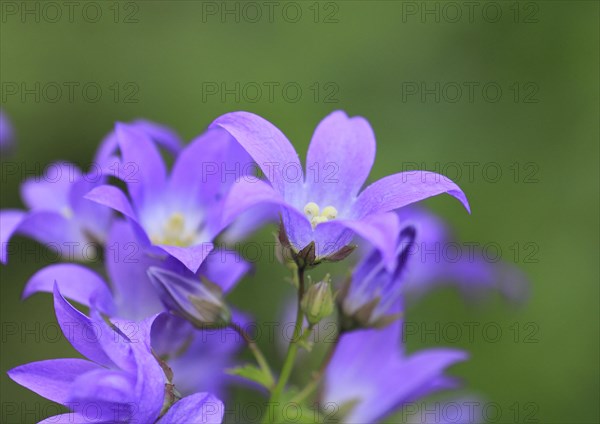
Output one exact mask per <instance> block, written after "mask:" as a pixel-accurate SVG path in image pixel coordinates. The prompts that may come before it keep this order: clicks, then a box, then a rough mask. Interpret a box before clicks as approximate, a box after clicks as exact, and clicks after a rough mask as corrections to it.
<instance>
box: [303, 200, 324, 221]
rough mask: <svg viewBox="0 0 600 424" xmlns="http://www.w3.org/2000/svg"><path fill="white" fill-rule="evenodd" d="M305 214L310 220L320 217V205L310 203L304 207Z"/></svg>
mask: <svg viewBox="0 0 600 424" xmlns="http://www.w3.org/2000/svg"><path fill="white" fill-rule="evenodd" d="M304 214H305V215H306V216H308V217H309V218H314V217H315V216H319V215H320V213H319V205H317V204H316V203H315V202H309V203H307V204H306V206H304Z"/></svg>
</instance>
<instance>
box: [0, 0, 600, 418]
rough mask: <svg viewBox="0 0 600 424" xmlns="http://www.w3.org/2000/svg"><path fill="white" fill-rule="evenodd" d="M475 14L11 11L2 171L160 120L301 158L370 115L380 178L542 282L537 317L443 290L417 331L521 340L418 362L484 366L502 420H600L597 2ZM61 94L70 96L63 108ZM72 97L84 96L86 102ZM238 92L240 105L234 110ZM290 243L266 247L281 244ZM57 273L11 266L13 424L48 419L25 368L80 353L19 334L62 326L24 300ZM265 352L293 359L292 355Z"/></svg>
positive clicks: (10, 201) (8, 394) (265, 283)
mask: <svg viewBox="0 0 600 424" xmlns="http://www.w3.org/2000/svg"><path fill="white" fill-rule="evenodd" d="M468 3H469V2H452V3H451V4H447V3H442V2H433V1H431V2H401V1H398V2H394V1H338V2H319V3H316V2H313V1H307V2H296V3H292V4H291V5H290V3H286V2H275V6H274V9H273V14H272V15H271V16H270V15H269V7H271V6H268V5H267V4H266V3H264V2H256V3H252V4H251V5H250V6H248V5H247V4H246V3H243V2H226V3H223V2H200V1H173V2H167V1H144V2H119V3H116V2H80V3H78V4H79V6H76V8H75V9H74V11H73V14H72V15H71V16H69V10H68V7H67V6H65V5H64V4H63V3H61V2H57V3H56V4H57V5H58V9H56V6H54V7H55V9H52V7H51V6H50V7H48V6H47V4H46V3H44V2H26V3H22V2H9V1H3V2H2V3H1V5H2V20H1V27H0V35H1V37H0V49H1V52H0V59H1V63H0V72H1V78H0V79H1V83H2V103H1V107H2V108H3V109H4V110H5V112H7V114H8V115H9V117H10V119H11V120H12V122H13V124H14V126H15V128H16V135H17V146H16V149H15V152H14V154H13V155H12V156H10V157H3V159H2V161H3V166H4V165H5V164H6V163H7V162H9V161H11V162H16V163H17V164H20V165H21V166H24V167H27V166H29V169H31V168H32V167H33V166H34V164H36V163H39V164H40V165H41V167H42V168H43V166H44V165H45V164H47V163H50V162H52V161H55V160H58V159H66V160H69V161H72V162H75V163H78V164H80V165H81V166H86V165H87V164H89V163H90V162H91V160H92V155H93V153H94V151H95V148H96V146H97V144H98V142H99V141H100V140H101V138H102V137H103V136H104V135H105V134H106V133H108V132H109V131H110V129H111V127H112V125H113V124H114V122H115V121H129V120H132V119H134V118H138V117H144V118H148V119H152V120H155V121H157V122H161V123H165V124H167V125H169V126H171V127H173V128H174V129H176V130H177V131H178V132H179V133H180V134H181V135H182V136H183V137H184V138H185V139H186V140H189V139H190V138H191V137H193V136H195V135H196V134H198V133H200V132H201V131H202V130H203V129H204V128H205V127H206V126H207V125H208V124H209V123H210V122H211V121H212V120H213V119H214V118H216V117H217V116H219V115H220V114H222V113H225V112H229V111H234V110H249V111H252V112H255V113H258V114H260V115H263V116H264V117H266V118H267V119H269V120H270V121H271V122H273V123H275V124H276V125H278V126H279V127H280V128H281V129H282V130H283V131H284V132H285V133H286V134H287V135H288V137H289V138H290V140H292V142H293V143H294V145H295V146H296V148H297V149H298V151H299V153H300V155H301V157H303V156H304V153H305V152H306V149H307V146H308V142H309V140H310V136H311V134H312V131H313V129H314V127H315V125H316V124H317V123H318V122H319V120H320V119H322V118H323V117H324V116H325V115H326V114H327V113H329V112H330V111H332V110H334V109H344V110H346V111H347V112H348V113H350V114H353V115H362V116H365V117H366V118H367V119H368V120H369V121H370V122H371V124H372V126H373V128H374V130H375V133H376V135H377V140H378V146H377V148H378V152H377V158H376V163H375V167H374V169H373V172H372V174H371V177H370V178H371V179H372V180H375V179H378V178H380V177H382V176H385V175H387V174H390V173H393V172H397V171H399V170H402V168H405V169H406V168H407V167H413V168H414V163H416V164H418V166H419V167H422V168H427V169H430V170H437V171H442V172H446V173H447V174H448V175H449V176H451V177H454V178H455V180H457V182H458V183H459V184H460V185H461V187H462V188H463V189H464V190H465V192H466V193H467V195H468V196H469V199H470V202H471V205H472V209H473V213H472V215H471V216H468V215H467V214H465V213H464V211H463V210H461V208H460V206H459V204H458V203H457V202H456V201H453V200H451V199H449V198H447V197H443V198H436V199H433V200H431V201H428V202H427V204H428V205H429V206H431V208H433V209H434V210H435V211H437V212H439V213H440V214H442V216H444V217H446V218H447V219H448V220H449V221H450V222H451V223H452V225H453V226H454V227H455V228H456V230H457V233H458V234H459V235H460V238H461V239H462V240H465V241H472V242H479V243H481V244H485V243H496V244H497V245H498V246H501V248H502V258H503V259H504V260H505V261H507V262H510V263H516V265H517V266H519V267H520V268H521V269H522V270H523V271H524V272H525V273H526V274H527V276H528V278H529V279H530V280H531V285H532V296H531V299H530V301H529V303H527V304H526V305H524V306H523V307H521V308H515V307H512V306H510V305H507V304H506V303H505V302H503V301H502V300H500V299H498V298H494V299H492V300H491V301H488V302H486V303H485V304H482V305H479V306H475V307H474V306H469V305H467V304H465V302H463V301H462V299H461V298H460V297H459V296H457V295H456V294H455V293H454V291H453V290H441V291H438V292H435V293H433V294H432V295H430V296H428V297H426V298H425V299H424V300H422V301H421V302H419V303H418V304H417V305H415V306H414V307H412V308H411V309H410V310H409V311H408V317H407V319H408V320H409V321H413V322H416V323H424V324H425V325H429V328H432V327H434V326H435V325H436V323H438V325H441V326H442V327H443V326H444V325H447V324H448V323H459V324H460V325H462V324H463V323H465V322H478V323H480V324H481V325H485V324H486V323H495V324H497V325H498V326H499V327H500V328H501V329H502V331H503V335H502V337H501V338H500V340H499V341H498V342H490V341H489V340H485V338H484V337H483V336H482V333H481V332H480V331H479V332H478V331H476V332H475V337H474V340H469V338H468V337H466V336H464V335H463V337H460V339H459V341H458V342H457V343H451V342H450V341H449V340H447V339H446V340H441V341H440V342H439V343H437V342H436V341H435V340H434V338H433V337H425V341H424V342H422V341H421V339H420V337H416V336H415V337H413V338H409V339H408V345H409V349H410V350H411V351H414V350H417V349H419V348H422V347H424V346H432V345H436V344H437V345H446V346H460V347H464V348H465V349H467V350H468V351H469V352H471V355H472V359H471V360H470V361H469V362H468V363H465V364H462V365H459V366H458V367H456V369H455V370H454V374H456V375H459V376H461V377H463V378H464V379H465V382H466V386H467V388H468V389H469V391H470V392H473V393H477V394H480V395H481V396H483V397H484V398H486V399H488V400H489V401H493V402H497V404H498V405H499V406H500V407H501V409H502V412H503V415H502V417H501V418H499V419H497V420H496V421H495V422H543V423H597V422H600V416H599V410H598V398H599V369H598V368H599V360H598V359H599V358H598V355H599V352H598V348H599V339H598V335H599V308H598V306H599V305H598V303H599V293H598V282H599V278H598V277H599V275H598V257H599V252H598V246H599V243H598V242H599V241H598V236H599V228H598V224H599V220H598V212H599V211H598V207H599V201H598V193H599V187H598V184H599V175H598V169H599V167H598V158H599V151H598V145H599V143H598V141H599V132H598V117H599V110H598V109H599V78H598V77H599V69H598V64H599V53H598V52H599V4H598V2H595V1H536V2H514V1H500V2H491V3H490V2H474V3H475V5H471V6H469V5H468ZM24 7H28V8H30V10H33V11H34V12H32V13H30V14H27V13H25V11H24V9H23V8H24ZM470 8H473V9H470ZM36 10H37V12H36ZM57 10H59V11H60V13H61V16H58V15H57ZM224 10H232V11H233V12H231V13H230V14H225V15H222V13H223V11H224ZM436 10H437V12H436ZM470 10H471V12H472V14H469V11H470ZM298 11H300V12H301V16H298ZM426 11H429V12H427V13H424V12H426ZM257 12H260V13H261V16H260V17H258V16H257V14H256V13H257ZM457 12H460V15H457ZM98 13H100V15H98ZM498 13H500V14H499V15H498ZM57 16H58V17H57ZM254 21H257V22H254ZM295 21H297V22H295ZM23 83H24V84H25V87H26V88H27V87H29V88H31V87H35V84H39V87H40V88H39V90H38V93H39V95H40V98H39V99H36V98H35V96H34V95H24V94H23V92H22V88H23V86H22V85H21V84H23ZM53 83H57V84H59V85H60V86H62V87H63V92H62V96H61V97H60V98H59V99H57V101H55V102H54V100H55V98H56V92H55V91H52V90H53V88H52V87H53V85H52V84H53ZM64 83H78V84H79V85H78V86H77V87H76V88H75V90H74V97H73V98H72V99H69V96H68V92H67V90H66V88H64V87H65V86H64ZM236 83H237V84H239V90H236ZM49 84H50V85H49ZM85 84H92V85H93V86H95V87H97V86H99V87H101V89H102V94H101V95H100V96H99V98H98V99H97V101H93V100H96V99H95V97H96V94H94V92H93V91H91V90H92V89H90V91H89V92H88V93H85V92H82V88H83V86H84V85H85ZM222 84H225V88H228V89H233V91H234V92H235V93H237V94H231V93H230V94H225V95H224V96H225V98H223V97H222V94H223V93H222V88H223V86H222ZM268 84H270V85H271V86H273V87H275V88H274V91H273V93H272V94H273V96H272V97H271V98H270V96H269V92H268V90H267V85H268ZM436 84H439V86H436ZM257 86H259V87H261V88H262V96H261V97H260V98H257V92H256V87H257ZM457 86H458V87H461V88H462V97H460V98H457V92H456V87H457ZM15 87H17V92H16V94H13V93H14V88H15ZM215 87H217V88H218V90H219V92H218V93H216V94H213V91H210V90H211V89H213V90H214V88H215ZM298 87H299V88H300V89H301V93H299V92H297V91H296V89H297V88H298ZM436 87H439V88H436ZM468 87H473V92H471V93H470V92H469V89H468ZM484 87H485V89H484ZM498 88H500V90H501V92H498V91H497V89H498ZM415 90H416V91H415ZM423 90H430V91H425V92H424V91H423ZM427 93H429V94H427ZM236 96H238V97H237V98H236ZM436 96H439V98H436ZM471 162H473V163H475V164H474V165H468V163H471ZM490 163H491V165H487V166H486V164H490ZM453 164H458V168H457V166H456V165H453ZM469 166H474V168H473V169H474V172H473V174H469V172H468V169H469V168H468V167H469ZM436 167H437V168H436ZM457 169H458V170H459V171H460V172H462V174H459V175H458V177H457V173H456V172H457ZM497 169H500V171H501V172H502V176H501V177H496V174H495V170H497ZM5 170H6V169H4V170H3V174H2V190H1V197H0V199H1V206H2V208H7V207H11V208H19V207H22V204H21V202H20V200H19V183H20V180H21V177H20V176H19V175H6V172H4V171H5ZM517 171H518V172H517ZM271 231H272V229H266V230H264V231H262V232H261V233H259V234H258V235H256V236H255V237H254V239H255V240H259V241H260V240H267V239H269V238H270V237H271V236H270V232H271ZM19 240H20V243H21V245H22V246H29V247H32V246H34V245H35V244H34V243H28V242H26V241H25V240H24V239H19ZM527 243H533V244H527ZM526 244H527V245H526ZM515 246H518V249H519V250H516V247H515ZM532 246H533V247H532ZM531 249H533V250H531ZM45 263H48V261H45V260H40V261H32V260H25V259H23V258H22V257H19V256H18V255H17V256H16V257H13V258H10V261H9V265H8V266H0V273H1V280H2V284H1V285H0V289H1V296H0V298H1V305H2V309H1V322H2V327H3V329H2V354H1V359H0V362H1V364H0V371H1V374H0V381H1V398H2V405H3V406H2V407H3V414H5V412H6V411H5V406H6V405H8V404H12V405H17V406H18V407H19V408H21V409H23V408H28V407H29V408H30V409H35V407H34V406H32V405H34V404H35V402H40V400H41V398H39V397H38V396H37V395H35V394H33V393H31V392H29V391H27V390H26V389H24V388H22V387H20V386H18V385H16V384H15V383H13V382H12V381H10V380H9V379H8V378H7V377H6V374H5V372H6V370H7V369H9V368H12V367H14V366H16V365H18V364H22V363H25V362H29V361H35V360H41V359H46V358H50V357H61V356H64V355H73V350H72V349H71V347H70V346H68V345H67V343H66V342H64V340H61V342H60V343H51V342H49V341H48V340H46V339H44V337H41V338H40V339H39V340H36V336H33V335H27V334H25V335H24V336H23V337H21V334H20V333H19V334H17V335H11V334H9V333H8V332H7V331H6V329H7V327H6V326H7V325H8V324H9V323H18V324H19V326H22V327H20V328H35V325H36V323H41V324H37V325H41V326H42V328H43V326H44V323H47V322H54V316H53V311H52V306H51V301H50V298H49V297H48V296H43V295H39V296H36V297H34V298H32V299H30V300H28V301H26V302H25V303H21V302H20V301H19V297H20V292H21V290H22V287H23V284H24V283H25V281H26V280H27V278H28V277H29V276H30V275H32V274H33V273H34V272H35V271H36V270H37V269H39V268H41V267H42V266H43V265H44V264H45ZM285 275H286V273H285V271H284V270H282V269H281V267H277V266H276V265H273V264H269V263H258V264H257V270H256V273H255V274H254V275H253V276H252V277H249V278H247V279H246V280H244V281H243V283H242V284H241V285H240V286H239V287H238V288H237V289H236V290H235V292H234V293H233V297H232V300H233V301H234V303H236V304H237V305H238V306H240V307H242V308H243V309H245V310H248V311H251V312H252V313H254V314H255V315H256V317H257V319H261V320H265V319H275V318H276V317H277V316H278V314H279V311H280V309H281V305H279V304H278V302H279V299H282V298H284V297H285V296H286V295H289V294H291V290H292V289H291V287H290V286H289V285H288V284H286V283H284V282H283V277H284V276H285ZM27 326H29V327H27ZM463 328H465V327H463ZM480 328H481V327H480ZM515 329H519V333H518V334H517V335H516V336H515V331H516V330H515ZM532 331H533V332H534V333H535V334H531V333H532ZM37 333H38V334H39V333H40V331H38V332H37ZM42 334H43V333H42ZM528 335H530V336H531V335H532V336H533V337H527V336H528ZM528 341H529V342H530V343H528ZM265 349H266V350H267V351H268V352H269V354H270V355H271V357H274V355H275V352H276V350H275V348H274V347H273V346H265ZM242 393H243V391H241V392H240V395H242ZM530 404H533V405H535V407H534V413H533V414H531V406H525V405H530ZM38 405H40V404H39V403H38ZM41 405H42V406H38V407H39V408H44V405H46V403H44V402H42V403H41ZM511 408H512V409H511ZM526 408H529V409H527V410H526ZM515 409H516V410H517V411H519V412H520V414H519V415H518V416H515ZM48 412H49V413H53V412H54V411H53V410H52V409H48ZM41 413H42V414H43V410H42V412H41ZM528 414H529V415H528ZM38 417H39V414H38ZM25 418H26V419H25V421H31V420H33V419H34V418H35V414H31V413H30V414H29V416H27V417H25ZM526 419H530V420H531V419H533V420H537V421H526ZM392 421H393V419H392Z"/></svg>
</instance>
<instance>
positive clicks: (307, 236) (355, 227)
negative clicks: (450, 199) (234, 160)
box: [211, 111, 469, 261]
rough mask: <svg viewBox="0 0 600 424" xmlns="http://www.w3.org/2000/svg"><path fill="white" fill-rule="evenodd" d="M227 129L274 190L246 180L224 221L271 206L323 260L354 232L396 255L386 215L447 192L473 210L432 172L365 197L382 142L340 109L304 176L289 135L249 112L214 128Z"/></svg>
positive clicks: (322, 129) (295, 242)
mask: <svg viewBox="0 0 600 424" xmlns="http://www.w3.org/2000/svg"><path fill="white" fill-rule="evenodd" d="M215 127H219V128H224V129H226V130H227V131H228V132H229V133H230V134H231V135H232V136H233V137H234V138H235V139H236V140H237V141H238V142H239V143H240V144H241V145H242V147H243V148H244V149H245V150H246V151H247V152H248V153H249V154H250V156H251V157H252V159H254V161H255V162H256V163H257V164H258V165H259V166H260V168H261V170H262V171H263V173H264V174H265V176H266V177H267V179H268V180H269V182H270V184H268V183H266V182H263V181H260V180H256V179H254V180H250V179H247V178H246V179H241V180H240V181H238V182H237V183H236V184H235V185H234V186H233V188H232V190H231V193H230V194H229V198H228V199H227V202H226V207H225V212H224V220H225V223H227V222H229V221H231V220H233V219H234V218H235V217H236V216H237V215H238V214H240V213H242V212H243V211H246V210H247V209H248V208H250V207H252V206H254V205H256V204H260V203H268V204H274V205H277V206H279V207H280V208H279V209H280V212H281V216H282V221H283V225H284V228H285V230H286V232H287V236H288V239H289V241H290V242H291V244H292V246H293V247H294V248H295V249H296V250H301V249H302V248H304V247H306V246H308V245H309V244H310V243H311V242H313V241H314V242H315V248H316V256H317V258H319V257H324V256H328V255H330V254H332V253H335V252H336V251H338V250H339V249H340V248H342V247H344V246H345V245H347V244H348V243H349V242H350V241H351V239H352V236H353V235H354V234H358V235H360V236H362V237H364V238H366V239H368V240H369V241H370V242H371V243H373V244H374V245H375V246H378V247H380V248H381V250H382V251H383V252H384V255H386V257H387V259H388V260H390V261H391V260H392V259H393V256H394V247H395V244H394V242H395V237H396V234H390V231H389V230H388V228H389V226H388V225H386V224H384V223H383V222H382V221H388V220H390V218H387V217H382V216H381V214H382V213H385V212H389V211H392V210H394V209H398V208H401V207H403V206H406V205H408V204H411V203H414V202H417V201H419V200H423V199H426V198H428V197H431V196H435V195H438V194H441V193H448V194H450V195H452V196H454V197H456V198H457V199H459V200H460V201H461V202H462V203H463V205H464V206H465V207H466V208H467V209H468V208H469V205H468V202H467V199H466V197H465V195H464V193H463V192H462V191H461V190H460V188H459V187H458V186H457V185H456V184H454V183H452V182H450V181H448V180H447V179H446V178H444V177H442V176H440V175H438V174H434V173H431V172H425V171H422V172H405V173H399V174H394V175H391V176H388V177H385V178H383V179H381V180H379V181H376V182H375V183H373V184H371V185H369V186H368V187H367V188H365V189H364V190H362V191H361V187H362V186H363V184H364V183H365V181H366V179H367V177H368V175H369V172H370V170H371V167H372V166H373V162H374V159H375V136H374V134H373V131H372V129H371V127H370V125H369V123H368V122H367V121H366V120H365V119H364V118H361V117H354V118H349V117H348V116H347V115H346V114H345V113H344V112H341V111H337V112H333V113H332V114H331V115H329V116H327V117H326V118H325V119H324V120H323V121H321V123H320V124H319V125H318V126H317V128H316V130H315V133H314V134H313V137H312V140H311V143H310V146H309V149H308V155H307V159H306V173H304V172H303V170H302V166H301V165H300V161H299V158H298V154H297V153H296V151H295V150H294V148H293V147H292V145H291V144H290V142H289V141H288V140H287V138H286V137H285V136H284V135H283V133H282V132H281V131H280V130H279V129H277V128H276V127H275V126H273V125H272V124H271V123H269V122H268V121H266V120H265V119H263V118H261V117H259V116H257V115H254V114H252V113H248V112H233V113H228V114H226V115H223V116H221V117H219V118H217V119H216V120H215V121H214V122H213V123H212V125H211V128H215Z"/></svg>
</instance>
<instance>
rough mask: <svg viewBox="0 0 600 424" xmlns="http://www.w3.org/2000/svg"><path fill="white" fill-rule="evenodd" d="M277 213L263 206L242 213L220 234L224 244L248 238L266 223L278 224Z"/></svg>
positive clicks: (268, 206)
mask: <svg viewBox="0 0 600 424" xmlns="http://www.w3.org/2000/svg"><path fill="white" fill-rule="evenodd" d="M278 221H279V212H278V211H277V208H273V206H272V205H269V204H263V205H260V206H259V205H257V206H255V207H252V208H251V209H249V210H247V211H245V212H242V213H241V214H240V215H238V217H237V218H236V219H235V220H234V221H233V223H232V224H231V225H230V226H229V227H228V228H227V229H225V231H223V233H221V236H220V237H221V240H223V241H224V242H225V243H236V242H239V241H241V240H244V239H245V238H247V237H249V236H250V234H251V233H253V232H254V231H256V230H257V229H259V228H261V227H264V226H265V225H266V224H267V223H271V222H278Z"/></svg>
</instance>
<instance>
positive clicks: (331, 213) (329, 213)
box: [321, 206, 338, 221]
mask: <svg viewBox="0 0 600 424" xmlns="http://www.w3.org/2000/svg"><path fill="white" fill-rule="evenodd" d="M337 215H338V211H337V209H336V208H334V207H333V206H327V207H325V209H323V212H321V216H323V217H325V218H327V220H328V221H329V220H331V219H336V218H337Z"/></svg>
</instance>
